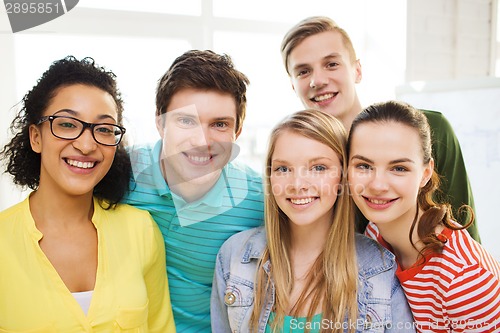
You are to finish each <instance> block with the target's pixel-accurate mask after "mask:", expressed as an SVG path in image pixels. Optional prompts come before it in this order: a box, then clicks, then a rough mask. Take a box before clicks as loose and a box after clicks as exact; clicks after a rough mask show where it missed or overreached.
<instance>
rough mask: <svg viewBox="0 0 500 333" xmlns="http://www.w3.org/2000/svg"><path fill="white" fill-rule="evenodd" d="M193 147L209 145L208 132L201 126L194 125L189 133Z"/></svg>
mask: <svg viewBox="0 0 500 333" xmlns="http://www.w3.org/2000/svg"><path fill="white" fill-rule="evenodd" d="M189 141H190V143H191V146H193V147H207V146H209V145H210V141H211V139H210V132H209V130H208V129H207V128H203V126H196V127H195V128H193V130H192V131H191V133H190V139H189Z"/></svg>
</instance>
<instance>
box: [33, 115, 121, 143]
mask: <svg viewBox="0 0 500 333" xmlns="http://www.w3.org/2000/svg"><path fill="white" fill-rule="evenodd" d="M57 118H68V119H72V120H75V121H78V122H79V123H81V124H82V125H83V127H82V131H81V132H80V134H78V135H77V136H75V137H74V138H63V137H60V136H58V135H56V134H55V133H54V130H53V129H52V123H53V121H54V119H57ZM47 120H48V121H49V122H50V132H51V133H52V135H53V136H55V137H56V138H59V139H63V140H76V139H78V138H79V137H80V136H81V135H82V134H83V132H84V131H85V129H86V128H90V133H92V137H93V138H94V141H95V142H97V143H98V144H100V145H103V146H110V147H113V146H118V145H119V144H120V142H121V141H122V139H123V135H124V134H125V132H126V131H127V130H126V128H125V127H122V126H120V125H116V124H111V123H94V124H93V123H87V122H85V121H83V120H80V119H78V118H74V117H70V116H44V117H41V118H40V119H39V120H38V121H37V122H36V123H35V125H40V124H42V123H44V122H46V121H47ZM101 125H111V126H115V127H118V128H119V129H120V131H121V135H120V138H119V139H118V142H116V143H115V144H108V143H102V142H99V141H98V140H97V139H96V137H95V133H94V128H95V127H96V126H101ZM115 137H116V134H115Z"/></svg>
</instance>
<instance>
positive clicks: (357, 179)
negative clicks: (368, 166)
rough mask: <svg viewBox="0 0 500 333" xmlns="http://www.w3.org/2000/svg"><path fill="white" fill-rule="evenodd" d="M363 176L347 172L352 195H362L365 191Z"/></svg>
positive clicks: (351, 171) (350, 171)
mask: <svg viewBox="0 0 500 333" xmlns="http://www.w3.org/2000/svg"><path fill="white" fill-rule="evenodd" d="M363 178H364V177H363V176H362V175H359V174H358V173H356V172H355V171H353V170H349V173H348V181H349V189H350V191H351V193H352V194H358V195H359V194H362V193H363V192H364V191H365V187H366V186H365V181H364V180H363Z"/></svg>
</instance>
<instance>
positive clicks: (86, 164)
mask: <svg viewBox="0 0 500 333" xmlns="http://www.w3.org/2000/svg"><path fill="white" fill-rule="evenodd" d="M66 162H67V163H68V164H69V165H71V166H74V167H77V168H81V169H90V168H93V167H94V164H95V162H82V161H75V160H68V159H67V160H66Z"/></svg>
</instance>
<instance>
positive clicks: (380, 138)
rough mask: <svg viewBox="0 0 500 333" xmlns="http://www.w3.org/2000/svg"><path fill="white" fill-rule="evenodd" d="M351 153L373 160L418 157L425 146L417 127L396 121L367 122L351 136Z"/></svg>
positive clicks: (359, 126)
mask: <svg viewBox="0 0 500 333" xmlns="http://www.w3.org/2000/svg"><path fill="white" fill-rule="evenodd" d="M350 150H351V152H350V155H357V154H359V155H363V156H364V157H367V158H370V159H371V160H374V161H376V160H383V159H391V160H392V159H398V158H403V157H407V158H412V159H414V160H416V159H417V157H418V158H420V159H423V148H422V142H421V140H420V136H419V134H418V132H417V130H416V129H414V128H412V127H410V126H407V125H404V124H401V123H397V122H394V121H384V122H366V123H362V124H360V125H358V126H357V127H356V128H355V129H354V131H353V133H352V138H351V147H350Z"/></svg>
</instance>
